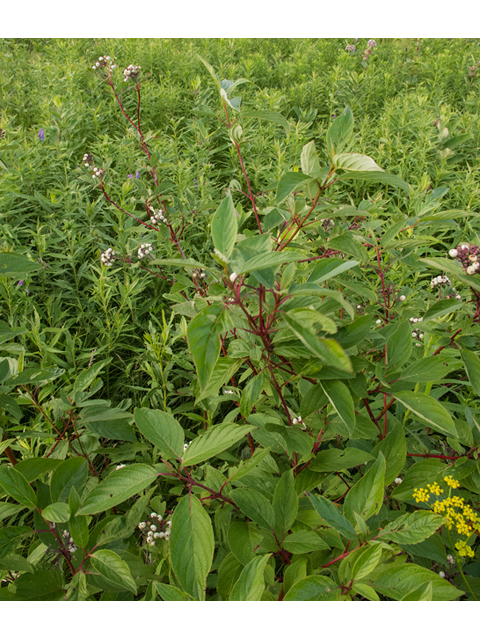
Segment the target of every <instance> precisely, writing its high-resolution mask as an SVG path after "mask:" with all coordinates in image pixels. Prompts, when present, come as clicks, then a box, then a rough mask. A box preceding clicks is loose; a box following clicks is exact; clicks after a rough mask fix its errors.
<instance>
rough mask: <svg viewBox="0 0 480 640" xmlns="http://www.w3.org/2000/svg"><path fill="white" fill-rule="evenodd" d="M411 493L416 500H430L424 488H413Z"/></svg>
mask: <svg viewBox="0 0 480 640" xmlns="http://www.w3.org/2000/svg"><path fill="white" fill-rule="evenodd" d="M412 495H413V497H414V498H415V501H416V502H428V501H429V500H430V494H429V493H428V491H427V490H426V489H414V490H413V494H412Z"/></svg>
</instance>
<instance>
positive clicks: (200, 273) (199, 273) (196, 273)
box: [192, 269, 207, 280]
mask: <svg viewBox="0 0 480 640" xmlns="http://www.w3.org/2000/svg"><path fill="white" fill-rule="evenodd" d="M206 277H207V274H206V273H205V271H204V270H203V269H194V270H193V271H192V278H195V280H197V279H198V280H203V279H204V278H206Z"/></svg>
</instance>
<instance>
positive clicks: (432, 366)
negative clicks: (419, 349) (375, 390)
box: [388, 356, 459, 385]
mask: <svg viewBox="0 0 480 640" xmlns="http://www.w3.org/2000/svg"><path fill="white" fill-rule="evenodd" d="M455 368H459V367H458V365H449V366H448V367H446V366H445V362H444V361H443V360H442V359H441V358H437V357H436V356H430V357H429V358H422V359H421V360H416V361H415V362H413V363H412V364H411V365H410V366H408V367H407V368H406V369H404V370H403V371H394V372H392V373H391V374H389V376H388V377H389V378H394V379H395V380H398V381H399V382H400V381H402V382H437V381H439V380H441V379H442V378H444V377H445V376H446V375H447V374H448V373H450V372H451V371H453V370H455ZM391 384H392V385H393V384H395V383H394V382H392V383H391Z"/></svg>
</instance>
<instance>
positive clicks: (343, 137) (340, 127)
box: [325, 106, 353, 158]
mask: <svg viewBox="0 0 480 640" xmlns="http://www.w3.org/2000/svg"><path fill="white" fill-rule="evenodd" d="M352 133H353V114H352V111H351V110H350V107H348V106H347V107H345V110H344V112H343V113H342V114H341V115H339V116H337V117H336V118H335V120H334V121H333V123H332V124H331V125H330V128H329V129H328V131H327V135H326V137H325V142H326V146H327V153H328V155H329V156H330V157H331V158H333V157H334V156H335V154H336V153H340V152H341V151H342V149H343V148H344V147H345V145H346V144H347V143H348V141H349V139H350V138H351V135H352Z"/></svg>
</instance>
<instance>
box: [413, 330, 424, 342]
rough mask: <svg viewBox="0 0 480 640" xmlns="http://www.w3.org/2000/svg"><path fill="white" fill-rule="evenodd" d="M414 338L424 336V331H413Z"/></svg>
mask: <svg viewBox="0 0 480 640" xmlns="http://www.w3.org/2000/svg"><path fill="white" fill-rule="evenodd" d="M412 338H420V340H421V339H422V338H423V333H417V332H416V331H412Z"/></svg>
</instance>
